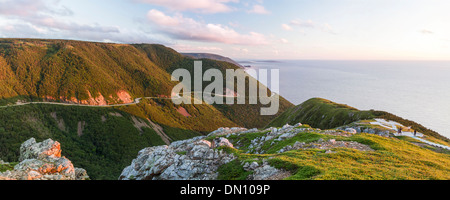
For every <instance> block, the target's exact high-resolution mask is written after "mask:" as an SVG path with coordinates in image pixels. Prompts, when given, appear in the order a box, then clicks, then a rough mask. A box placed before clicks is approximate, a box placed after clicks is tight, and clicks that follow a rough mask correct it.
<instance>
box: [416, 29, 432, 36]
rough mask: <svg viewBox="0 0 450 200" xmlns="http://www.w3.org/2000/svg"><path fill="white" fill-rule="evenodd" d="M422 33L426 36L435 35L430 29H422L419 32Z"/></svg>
mask: <svg viewBox="0 0 450 200" xmlns="http://www.w3.org/2000/svg"><path fill="white" fill-rule="evenodd" d="M419 32H420V33H422V34H424V35H428V34H434V32H433V31H430V30H428V29H422V30H420V31H419Z"/></svg>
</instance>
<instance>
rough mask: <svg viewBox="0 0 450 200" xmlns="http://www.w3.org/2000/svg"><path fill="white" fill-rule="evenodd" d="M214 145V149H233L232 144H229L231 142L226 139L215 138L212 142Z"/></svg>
mask: <svg viewBox="0 0 450 200" xmlns="http://www.w3.org/2000/svg"><path fill="white" fill-rule="evenodd" d="M214 143H215V144H216V148H217V147H230V148H234V147H233V144H231V142H230V141H229V140H228V139H226V138H222V137H221V138H217V139H215V140H214Z"/></svg>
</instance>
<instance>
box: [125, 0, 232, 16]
mask: <svg viewBox="0 0 450 200" xmlns="http://www.w3.org/2000/svg"><path fill="white" fill-rule="evenodd" d="M134 1H137V2H141V3H147V4H152V5H158V6H162V7H166V8H169V9H171V10H174V11H193V12H199V13H226V12H231V11H233V10H234V8H232V7H230V6H229V5H227V3H237V2H238V1H239V0H196V1H195V2H192V1H187V0H134Z"/></svg>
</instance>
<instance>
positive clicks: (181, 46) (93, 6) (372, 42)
mask: <svg viewBox="0 0 450 200" xmlns="http://www.w3.org/2000/svg"><path fill="white" fill-rule="evenodd" d="M449 10H450V1H448V0H0V38H46V39H73V40H85V41H97V42H114V43H158V44H163V45H166V46H168V47H171V48H173V49H175V50H177V51H179V52H202V53H215V54H220V55H224V56H227V57H231V58H234V59H298V60H300V59H308V60H311V59H312V60H450V12H449Z"/></svg>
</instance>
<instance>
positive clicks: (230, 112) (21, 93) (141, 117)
mask: <svg viewBox="0 0 450 200" xmlns="http://www.w3.org/2000/svg"><path fill="white" fill-rule="evenodd" d="M203 61H204V63H203V66H204V69H205V70H206V69H210V68H217V69H220V70H225V69H236V68H237V67H236V66H234V65H232V64H229V63H226V62H220V61H213V60H208V59H204V60H203ZM193 62H194V60H193V59H191V58H187V57H185V56H183V55H181V54H179V53H177V52H176V51H174V50H172V49H170V48H167V47H165V46H162V45H149V44H134V45H128V44H108V43H95V42H83V41H70V40H37V39H0V158H1V159H3V160H5V161H8V162H15V161H17V158H18V155H19V147H20V144H21V143H23V142H24V141H26V140H28V139H29V138H30V137H34V138H36V139H37V140H44V139H47V138H52V139H54V140H57V141H59V142H60V143H61V145H62V146H63V150H64V155H65V156H67V157H68V158H69V159H70V160H72V161H73V162H74V163H75V164H76V165H78V167H82V168H84V169H86V170H87V171H88V172H89V175H90V176H91V178H92V179H116V178H117V176H118V175H119V173H120V171H121V170H122V169H123V167H124V166H125V164H128V163H130V162H131V160H132V158H133V156H134V155H136V154H137V152H138V151H139V150H140V149H142V148H144V147H148V146H154V145H162V144H166V143H167V142H172V141H175V140H182V139H187V138H192V137H195V136H199V135H202V134H205V133H209V132H211V131H213V130H216V129H218V128H219V127H236V126H247V125H248V127H262V126H264V125H265V124H267V123H268V122H269V121H270V120H272V119H273V118H274V117H275V116H265V117H263V118H259V112H260V108H261V106H262V105H225V106H222V105H207V104H202V105H174V104H173V103H172V101H171V100H170V99H164V97H166V96H169V95H170V93H171V90H172V87H173V86H174V85H175V84H177V83H176V82H172V81H171V80H170V78H171V76H170V73H171V72H172V71H173V70H175V69H177V68H185V69H189V68H190V67H192V66H193ZM140 97H161V98H156V99H142V100H141V102H140V103H139V104H136V105H128V106H118V107H100V106H98V105H107V104H121V103H129V102H132V101H134V99H135V98H140ZM36 101H38V102H42V101H48V102H62V103H66V102H67V103H82V104H90V105H92V106H91V107H80V106H63V105H50V104H31V105H17V106H16V105H15V104H17V103H18V102H19V103H20V102H36ZM281 104H282V107H281V109H280V112H279V113H281V112H283V111H284V109H286V108H287V107H289V106H292V104H290V103H289V102H288V101H286V100H284V99H283V101H282V103H281Z"/></svg>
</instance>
